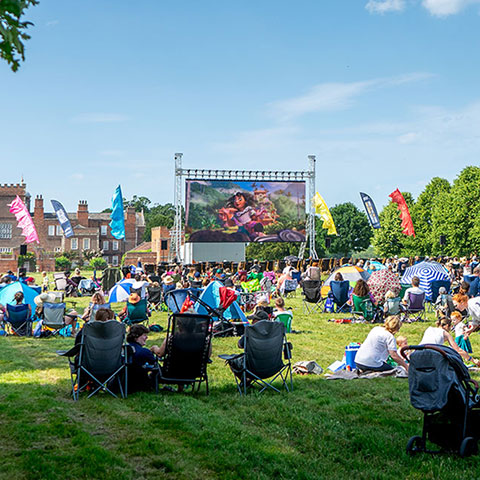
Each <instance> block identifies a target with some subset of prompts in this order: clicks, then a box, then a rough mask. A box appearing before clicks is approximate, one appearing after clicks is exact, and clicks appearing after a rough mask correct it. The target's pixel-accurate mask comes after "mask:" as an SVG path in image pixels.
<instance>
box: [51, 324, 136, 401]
mask: <svg viewBox="0 0 480 480" xmlns="http://www.w3.org/2000/svg"><path fill="white" fill-rule="evenodd" d="M79 335H81V338H80V343H77V344H76V345H75V346H74V347H73V348H71V349H70V350H68V351H57V354H58V355H61V356H64V357H68V361H69V364H70V376H71V385H72V397H73V399H74V400H78V398H79V395H80V393H81V392H83V391H84V390H86V391H89V389H90V393H89V395H88V398H90V397H91V396H93V395H95V394H96V393H98V392H100V391H104V392H106V393H109V394H110V395H112V396H114V397H117V395H116V394H115V392H114V391H113V390H112V388H113V385H114V382H115V381H116V384H117V386H118V388H119V391H120V395H121V397H122V398H126V397H127V370H126V365H127V345H126V343H125V325H124V324H123V323H120V322H117V321H116V320H108V321H106V322H88V323H86V324H85V325H84V327H83V329H82V331H81V333H80V334H79Z"/></svg>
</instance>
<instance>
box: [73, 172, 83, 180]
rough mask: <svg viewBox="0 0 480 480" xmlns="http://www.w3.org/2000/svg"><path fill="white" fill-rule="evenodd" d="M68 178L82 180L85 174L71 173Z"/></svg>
mask: <svg viewBox="0 0 480 480" xmlns="http://www.w3.org/2000/svg"><path fill="white" fill-rule="evenodd" d="M70 178H71V179H72V180H77V181H82V180H83V179H84V178H85V175H84V174H83V173H73V174H72V175H70Z"/></svg>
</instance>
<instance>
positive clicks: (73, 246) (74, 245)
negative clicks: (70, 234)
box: [70, 238, 78, 250]
mask: <svg viewBox="0 0 480 480" xmlns="http://www.w3.org/2000/svg"><path fill="white" fill-rule="evenodd" d="M70 248H71V249H72V250H78V238H72V239H70Z"/></svg>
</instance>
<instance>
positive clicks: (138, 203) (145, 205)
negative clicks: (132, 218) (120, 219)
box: [123, 195, 152, 213]
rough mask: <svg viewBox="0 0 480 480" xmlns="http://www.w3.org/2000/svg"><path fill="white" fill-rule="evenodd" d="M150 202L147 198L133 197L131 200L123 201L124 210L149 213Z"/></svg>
mask: <svg viewBox="0 0 480 480" xmlns="http://www.w3.org/2000/svg"><path fill="white" fill-rule="evenodd" d="M151 204H152V202H151V200H150V199H148V198H147V197H137V196H136V195H134V196H133V197H132V199H131V200H127V199H126V198H124V199H123V206H124V208H127V207H134V208H135V211H136V212H141V211H142V210H143V212H144V213H148V212H149V211H150V205H151Z"/></svg>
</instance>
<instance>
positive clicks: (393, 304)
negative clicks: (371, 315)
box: [383, 290, 402, 317]
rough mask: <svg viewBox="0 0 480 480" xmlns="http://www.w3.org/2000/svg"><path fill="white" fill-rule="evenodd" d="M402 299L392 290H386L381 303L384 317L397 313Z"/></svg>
mask: <svg viewBox="0 0 480 480" xmlns="http://www.w3.org/2000/svg"><path fill="white" fill-rule="evenodd" d="M401 301H402V299H401V298H400V297H398V296H397V295H395V292H394V291H393V290H388V292H387V293H386V294H385V303H384V304H383V313H384V314H385V316H386V317H388V316H389V315H398V314H399V313H400V311H401V307H400V303H401Z"/></svg>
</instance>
